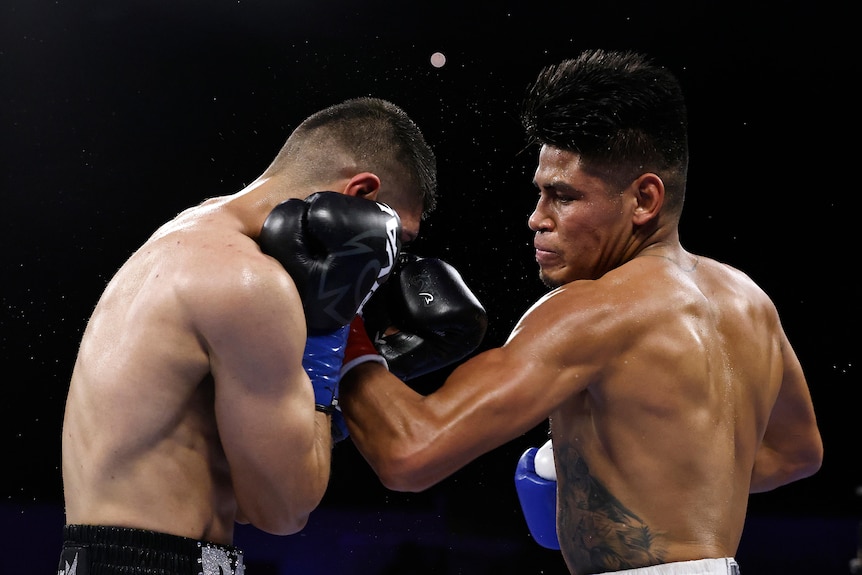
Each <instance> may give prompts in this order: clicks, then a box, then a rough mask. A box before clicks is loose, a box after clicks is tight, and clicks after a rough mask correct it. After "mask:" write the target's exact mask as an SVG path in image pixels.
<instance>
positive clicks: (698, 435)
mask: <svg viewBox="0 0 862 575" xmlns="http://www.w3.org/2000/svg"><path fill="white" fill-rule="evenodd" d="M692 261H693V262H695V260H692ZM592 284H593V285H591V286H590V289H594V290H596V292H595V293H596V294H600V295H599V296H598V298H600V299H601V301H603V302H604V303H603V305H604V306H606V309H608V310H611V311H610V313H608V314H607V317H605V318H604V319H603V320H601V321H603V324H602V328H601V330H600V331H601V333H602V334H603V335H602V337H603V338H608V339H607V340H606V341H605V343H606V344H607V343H608V342H609V341H610V340H611V339H613V338H616V340H617V342H618V343H617V344H615V345H603V346H601V348H602V349H605V350H607V353H608V355H607V357H604V358H597V359H598V361H600V362H602V365H603V367H602V368H601V373H600V375H599V376H598V377H597V378H596V380H595V382H594V383H592V384H591V385H590V386H589V387H587V389H586V390H585V391H583V392H582V393H579V394H577V395H575V396H573V398H572V399H571V400H569V401H567V402H566V403H564V404H563V405H562V406H561V408H560V409H558V410H557V412H555V413H554V414H553V415H552V417H551V420H552V426H553V427H552V431H553V438H554V450H555V455H556V457H557V458H559V461H560V463H561V465H560V467H559V468H561V469H563V470H564V473H563V474H562V475H563V476H562V477H558V479H559V481H560V499H559V504H560V511H559V518H560V524H559V531H560V533H559V539H560V543H561V546H562V550H563V553H564V556H565V557H566V560H567V562H568V563H569V565H570V567H571V568H572V569H573V572H577V573H581V572H584V573H593V572H597V571H596V570H598V571H603V570H607V569H609V568H613V569H624V568H630V567H640V566H646V565H651V564H655V563H660V562H670V561H682V560H690V559H700V558H703V557H724V556H731V555H733V553H734V552H735V550H736V547H737V544H738V542H739V538H740V536H741V533H742V527H743V523H744V519H745V510H746V507H747V498H748V494H749V482H750V478H751V471H750V470H751V468H752V466H753V464H754V457H755V452H756V450H757V447H758V445H759V442H760V440H761V437H762V436H763V432H764V429H765V427H766V423H767V420H768V418H769V414H770V410H771V408H772V405H773V403H774V401H775V397H776V395H777V393H778V389H779V388H780V386H781V380H782V359H781V349H780V346H781V341H782V332H781V327H780V324H779V322H778V318H777V315H776V312H775V309H774V307H773V305H772V303H771V302H770V301H769V299H768V298H767V297H766V295H765V294H764V293H763V292H762V290H760V289H759V288H758V287H757V286H755V285H754V283H753V282H751V281H750V280H749V279H748V278H747V277H746V276H745V275H743V274H741V273H740V272H738V271H736V270H733V269H731V268H729V267H726V266H724V265H722V264H719V263H717V262H715V261H712V260H709V259H706V258H699V259H698V260H696V262H695V263H692V264H687V263H686V264H684V265H682V266H680V265H677V264H676V263H674V262H672V261H671V260H669V259H666V258H663V257H641V258H636V259H635V260H633V261H632V262H630V263H628V264H625V265H624V266H622V267H620V268H618V269H617V270H614V271H613V272H611V273H609V274H607V276H605V277H604V278H602V279H600V280H598V281H596V282H592ZM633 286H634V287H636V288H637V289H635V290H632V287H633ZM614 290H617V292H618V293H614ZM576 295H577V297H578V300H579V302H580V305H582V306H583V305H585V302H584V299H583V298H584V297H585V294H583V293H581V294H576ZM587 297H588V296H587ZM598 298H597V301H599V299H598ZM608 302H615V303H614V304H611V305H610V306H608Z"/></svg>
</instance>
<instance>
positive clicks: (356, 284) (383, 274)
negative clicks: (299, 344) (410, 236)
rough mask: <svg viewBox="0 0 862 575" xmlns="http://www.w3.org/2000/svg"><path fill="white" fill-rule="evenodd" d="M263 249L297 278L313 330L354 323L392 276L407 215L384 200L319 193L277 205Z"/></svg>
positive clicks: (320, 331)
mask: <svg viewBox="0 0 862 575" xmlns="http://www.w3.org/2000/svg"><path fill="white" fill-rule="evenodd" d="M258 243H259V244H260V248H261V250H262V251H263V252H264V253H265V254H268V255H270V256H272V257H274V258H275V259H277V260H278V261H279V262H280V263H281V265H282V266H284V269H286V270H287V272H288V273H289V274H290V276H291V277H292V278H293V281H294V283H295V284H296V287H297V289H298V290H299V294H300V296H301V298H302V305H303V308H304V310H305V321H306V325H307V326H308V333H309V334H310V335H319V334H324V333H329V332H332V331H333V330H336V329H338V328H340V327H342V326H345V325H347V324H349V323H350V321H351V320H352V319H353V316H354V315H356V313H357V312H359V311H360V310H361V309H362V306H363V304H364V303H365V302H366V301H367V300H368V298H370V297H371V294H373V293H374V291H375V290H376V289H377V288H378V287H379V286H380V285H382V284H383V283H384V282H385V281H386V279H387V278H388V277H389V275H390V273H391V272H392V269H393V264H394V263H395V261H396V258H397V257H398V253H399V251H400V249H401V220H400V219H399V217H398V214H396V213H395V211H394V210H393V209H392V208H390V207H389V206H387V205H386V204H382V203H379V202H375V201H371V200H367V199H363V198H357V197H354V196H348V195H345V194H339V193H336V192H316V193H314V194H311V195H310V196H308V197H307V198H306V199H305V200H299V199H291V200H287V201H284V202H282V203H280V204H279V205H277V206H276V207H275V209H273V210H272V212H271V213H270V214H269V216H267V218H266V221H264V223H263V227H262V228H261V230H260V236H259V237H258Z"/></svg>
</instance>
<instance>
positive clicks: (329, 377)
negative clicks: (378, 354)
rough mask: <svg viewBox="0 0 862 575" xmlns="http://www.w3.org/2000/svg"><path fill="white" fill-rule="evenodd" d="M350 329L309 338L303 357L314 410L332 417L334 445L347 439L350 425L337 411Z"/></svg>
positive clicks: (347, 326) (346, 326) (343, 327)
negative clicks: (312, 395)
mask: <svg viewBox="0 0 862 575" xmlns="http://www.w3.org/2000/svg"><path fill="white" fill-rule="evenodd" d="M349 329H350V326H349V325H345V326H342V327H340V328H338V329H336V330H335V331H332V332H329V333H326V334H323V335H310V336H309V337H308V339H306V340H305V352H304V353H303V354H302V367H303V368H304V369H305V372H306V373H307V374H308V377H309V379H311V386H312V387H313V388H314V407H315V409H317V410H318V411H322V412H324V413H328V414H330V415H331V416H332V441H333V442H338V441H341V440H342V439H345V438H346V437H347V436H348V432H347V424H346V423H345V421H344V417H343V416H342V415H341V410H340V409H339V408H338V382H339V381H340V379H341V364H342V363H343V361H344V350H345V348H346V345H347V334H348V331H349Z"/></svg>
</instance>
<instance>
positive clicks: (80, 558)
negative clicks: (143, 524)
mask: <svg viewBox="0 0 862 575" xmlns="http://www.w3.org/2000/svg"><path fill="white" fill-rule="evenodd" d="M57 573H58V575H72V574H73V573H74V574H75V575H244V573H245V566H244V564H243V555H242V551H241V550H239V549H237V548H236V547H232V546H230V545H219V544H217V543H212V542H208V541H198V540H196V539H191V538H188V537H179V536H177V535H169V534H167V533H159V532H156V531H148V530H144V529H131V528H128V527H113V526H108V525H65V526H64V527H63V552H62V555H61V557H60V565H59V568H58V570H57Z"/></svg>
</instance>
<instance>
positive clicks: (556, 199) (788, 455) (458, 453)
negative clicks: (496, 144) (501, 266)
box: [341, 146, 822, 574]
mask: <svg viewBox="0 0 862 575" xmlns="http://www.w3.org/2000/svg"><path fill="white" fill-rule="evenodd" d="M534 182H535V185H536V186H537V188H538V190H539V200H538V203H537V206H536V209H535V211H534V212H533V214H532V215H531V216H530V219H529V225H530V228H531V229H532V230H533V231H534V232H535V240H534V242H535V246H536V260H537V263H538V264H539V268H540V275H541V277H542V279H543V280H544V281H545V282H546V283H547V284H548V285H549V286H551V287H555V289H553V290H552V291H551V292H549V293H548V294H547V295H546V296H545V297H543V298H542V299H540V300H539V301H538V302H536V303H535V304H534V305H533V306H532V307H531V308H530V309H529V310H528V311H527V312H526V313H525V314H524V315H523V317H522V318H521V320H520V321H519V322H518V324H517V325H516V326H515V328H514V330H513V331H512V333H511V335H510V337H509V339H508V340H507V341H506V343H505V344H504V345H502V346H501V347H499V348H495V349H490V350H488V351H485V352H483V353H481V354H478V355H477V356H475V357H474V358H472V359H470V360H468V361H467V362H465V363H463V364H462V365H460V366H459V367H458V368H457V369H455V370H454V371H453V372H452V374H451V375H450V376H449V377H448V378H447V379H446V381H445V383H444V384H443V386H442V387H440V388H439V389H438V390H437V391H436V392H434V393H431V394H430V395H427V396H421V395H419V394H417V393H415V392H413V391H412V390H410V388H408V387H407V386H405V385H403V384H402V383H401V382H400V381H398V380H397V379H396V378H395V377H394V376H391V375H390V374H389V373H388V372H386V371H385V369H383V368H382V367H381V366H379V365H377V364H371V363H368V364H363V365H361V366H359V367H357V368H356V369H354V370H352V371H351V372H350V373H349V374H348V375H347V376H346V377H345V379H344V380H342V384H341V405H342V408H343V410H344V413H345V414H346V416H347V421H348V425H349V427H350V431H351V436H352V438H353V441H354V443H355V444H356V445H357V446H358V448H359V449H360V451H361V452H362V453H363V455H364V456H365V457H366V459H367V460H368V462H369V463H370V465H371V466H372V467H373V468H374V470H375V471H376V472H377V473H378V475H379V476H380V478H381V481H382V482H383V483H384V484H385V485H386V486H387V487H389V488H391V489H395V490H402V491H418V490H423V489H426V488H427V487H429V486H431V485H433V484H435V483H436V482H438V481H440V480H442V479H443V478H445V477H447V476H448V475H450V474H451V473H453V472H454V471H456V470H457V469H459V468H461V467H463V466H464V465H466V464H467V463H469V462H470V461H472V460H473V459H475V458H476V457H478V456H479V455H481V454H483V453H485V452H487V451H490V450H491V449H493V448H495V447H497V446H499V445H501V444H503V443H504V442H506V441H509V440H512V439H514V438H516V437H518V436H520V435H521V434H523V433H525V432H527V431H529V430H531V429H532V428H534V427H535V426H537V425H539V424H541V423H542V422H543V421H544V420H546V419H548V418H550V422H551V432H552V437H553V446H554V457H555V465H556V469H557V479H558V498H557V499H558V513H557V530H558V536H559V541H560V544H561V551H562V554H563V557H564V559H565V561H566V563H567V565H568V567H569V569H570V570H571V572H572V573H576V574H590V573H599V572H602V571H609V570H617V569H627V568H632V567H642V566H646V565H653V564H657V563H661V562H671V561H685V560H693V559H703V558H713V557H715V558H717V557H727V556H733V555H734V554H735V552H736V549H737V545H738V543H739V540H740V536H741V533H742V528H743V523H744V519H745V512H746V508H747V501H748V496H749V493H752V492H757V491H764V490H768V489H772V488H775V487H778V486H780V485H784V484H785V483H788V482H790V481H793V480H796V479H800V478H802V477H806V476H808V475H811V474H812V473H814V472H815V471H816V470H817V469H818V468H819V466H820V462H821V460H822V443H821V440H820V435H819V432H818V430H817V425H816V420H815V415H814V410H813V407H812V404H811V398H810V395H809V391H808V388H807V384H806V381H805V378H804V376H803V373H802V369H801V367H800V364H799V361H798V359H797V357H796V355H795V354H794V352H793V349H792V348H791V346H790V344H789V342H788V341H787V338H786V336H785V334H784V331H783V329H782V326H781V323H780V321H779V318H778V314H777V312H776V309H775V307H774V306H773V304H772V302H771V301H770V299H769V298H768V297H767V296H766V294H765V293H764V292H763V291H762V290H761V289H760V288H758V287H757V286H756V285H755V284H754V282H752V281H751V280H750V279H749V278H748V277H747V276H746V275H745V274H743V273H742V272H740V271H738V270H735V269H733V268H731V267H729V266H727V265H724V264H722V263H719V262H717V261H714V260H711V259H709V258H705V257H702V256H695V255H693V254H691V253H689V252H687V251H686V250H684V249H683V248H682V246H681V245H680V243H679V237H678V233H677V221H678V216H674V215H669V214H666V213H663V212H662V210H661V207H662V200H663V196H664V188H663V183H662V181H661V179H660V178H659V177H658V176H656V175H655V174H651V173H647V174H643V175H641V176H640V177H638V178H637V179H636V180H634V181H633V182H632V183H631V184H630V185H629V186H628V187H626V188H625V189H623V190H622V191H618V190H610V189H609V188H608V186H607V185H606V184H605V183H604V181H603V180H602V179H601V178H599V177H597V176H596V175H594V174H592V173H590V172H589V171H587V170H585V169H584V168H583V167H582V166H581V165H580V162H579V156H578V155H577V154H575V153H573V152H569V151H564V150H560V149H557V148H553V147H549V146H545V147H543V148H542V150H541V152H540V157H539V164H538V168H537V171H536V174H535V177H534Z"/></svg>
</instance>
